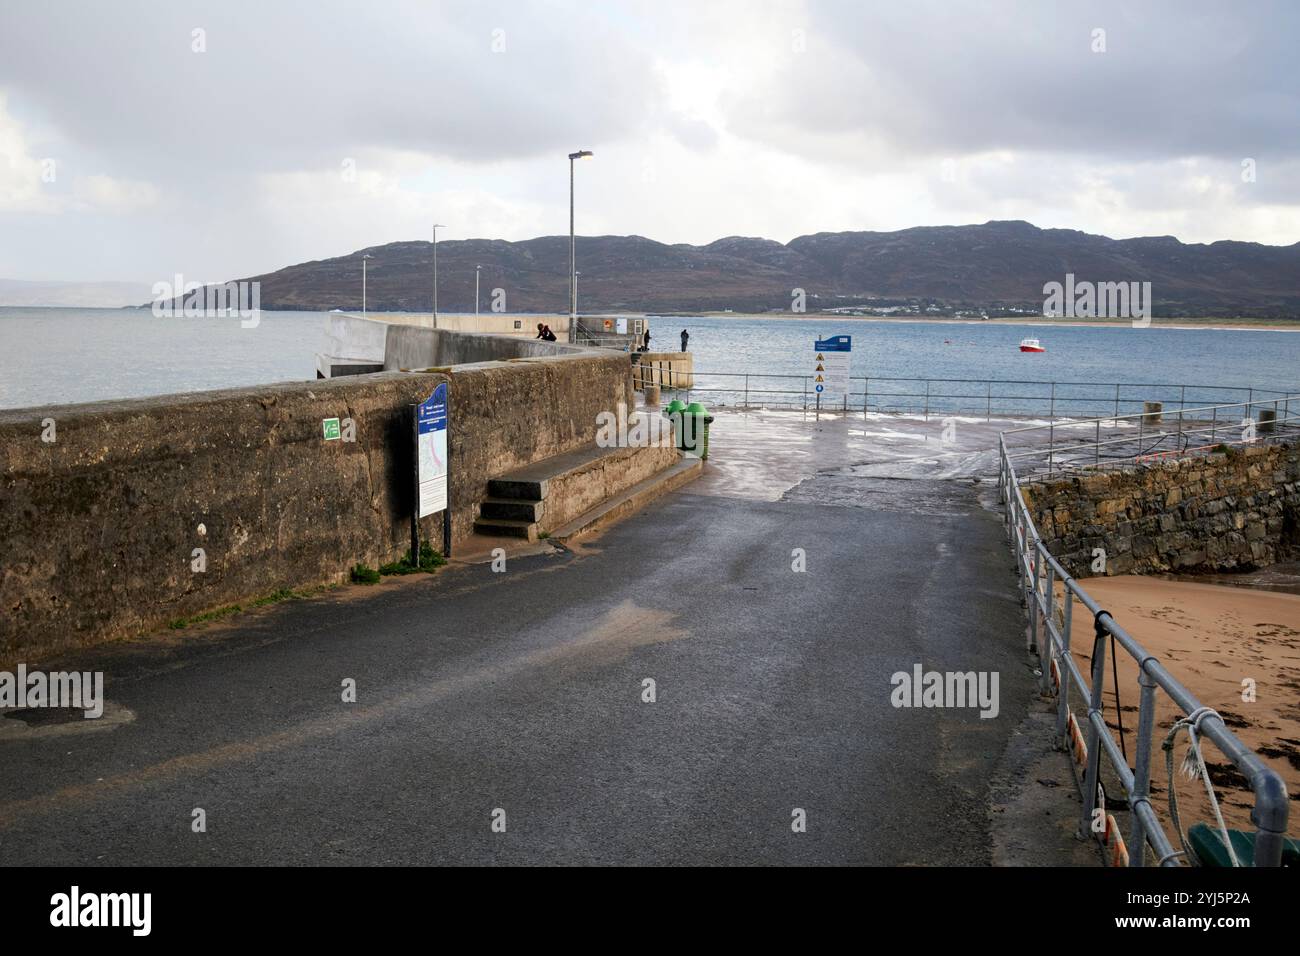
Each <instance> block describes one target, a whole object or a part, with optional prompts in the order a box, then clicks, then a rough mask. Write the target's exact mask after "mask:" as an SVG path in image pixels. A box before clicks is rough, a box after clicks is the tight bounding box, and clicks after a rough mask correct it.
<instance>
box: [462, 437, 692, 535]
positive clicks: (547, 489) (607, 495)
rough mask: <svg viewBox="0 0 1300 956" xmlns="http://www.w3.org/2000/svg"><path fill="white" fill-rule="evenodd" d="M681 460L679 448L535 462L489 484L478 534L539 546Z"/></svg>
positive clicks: (588, 452) (587, 453) (596, 451)
mask: <svg viewBox="0 0 1300 956" xmlns="http://www.w3.org/2000/svg"><path fill="white" fill-rule="evenodd" d="M680 459H681V455H680V453H679V452H678V451H677V450H676V449H675V448H659V447H647V448H600V447H598V446H596V445H594V444H593V445H589V446H587V447H584V448H580V449H578V450H576V451H572V452H567V453H565V454H563V455H556V456H554V457H552V458H546V459H544V460H542V461H538V462H534V463H533V464H531V465H527V466H525V467H523V468H519V469H516V470H515V471H512V472H509V473H507V474H504V475H500V476H499V477H497V478H493V479H491V480H490V481H489V482H488V495H487V497H486V498H484V499H483V501H482V502H481V504H480V506H479V517H478V519H477V520H476V521H475V522H474V530H475V532H476V533H478V534H486V535H499V536H508V537H517V538H524V539H526V540H528V541H536V540H537V539H538V538H539V537H541V536H543V535H550V534H551V533H552V532H554V531H555V530H556V529H559V528H566V527H567V526H569V525H570V524H572V523H573V522H574V521H575V520H576V519H578V518H579V517H580V516H581V515H583V514H585V513H587V512H589V511H592V510H595V509H598V508H599V506H601V505H602V504H603V503H605V502H608V501H610V500H612V499H615V498H618V497H619V496H620V495H622V494H623V493H624V492H626V491H628V489H631V488H633V487H635V486H637V485H638V484H640V483H641V482H644V481H646V480H647V479H650V478H652V477H653V476H655V475H658V474H659V473H661V472H664V471H667V470H668V469H670V468H673V467H674V466H675V465H677V464H678V462H679V461H680Z"/></svg>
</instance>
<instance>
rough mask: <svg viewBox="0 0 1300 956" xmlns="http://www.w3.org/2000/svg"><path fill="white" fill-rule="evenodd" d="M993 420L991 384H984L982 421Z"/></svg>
mask: <svg viewBox="0 0 1300 956" xmlns="http://www.w3.org/2000/svg"><path fill="white" fill-rule="evenodd" d="M992 420H993V383H992V382H985V383H984V421H986V422H991V421H992Z"/></svg>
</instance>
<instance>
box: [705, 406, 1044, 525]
mask: <svg viewBox="0 0 1300 956" xmlns="http://www.w3.org/2000/svg"><path fill="white" fill-rule="evenodd" d="M1021 424H1024V423H1023V422H1021V421H1012V420H1009V419H994V420H992V421H985V420H983V419H977V418H969V417H948V418H944V419H940V418H937V417H931V418H930V420H929V421H926V420H925V418H924V417H923V416H920V415H883V414H877V413H873V414H871V415H869V416H867V417H866V418H864V417H863V416H862V415H861V414H860V413H859V414H857V415H854V414H849V415H847V416H846V415H833V416H832V415H826V414H823V415H822V418H821V420H820V421H818V420H816V418H815V417H814V416H812V415H804V414H803V413H802V412H786V411H782V412H775V411H761V410H760V411H752V412H722V413H719V414H718V415H717V416H716V420H715V421H714V423H713V425H712V427H711V429H710V438H709V451H710V458H709V462H708V465H707V467H706V469H705V474H704V475H703V476H702V477H701V478H699V479H697V480H696V481H695V482H693V483H692V484H691V485H690V486H689V487H688V488H687V492H688V493H690V494H707V495H720V496H726V497H736V498H757V499H762V500H767V501H778V500H784V501H800V502H807V503H815V504H829V505H842V506H849V507H866V508H882V509H887V510H890V511H902V512H905V513H909V514H927V515H947V514H958V513H965V512H968V511H970V510H972V509H975V508H979V507H981V501H980V497H981V496H979V495H976V494H972V489H973V488H980V487H981V486H984V487H987V488H989V489H990V490H991V489H992V488H994V487H995V486H996V482H997V467H998V453H997V447H998V434H999V432H1001V431H1002V430H1004V429H1007V428H1011V427H1015V426H1017V425H1021Z"/></svg>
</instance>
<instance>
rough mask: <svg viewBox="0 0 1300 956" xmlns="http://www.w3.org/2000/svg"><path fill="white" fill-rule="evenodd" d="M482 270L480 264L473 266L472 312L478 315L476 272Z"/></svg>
mask: <svg viewBox="0 0 1300 956" xmlns="http://www.w3.org/2000/svg"><path fill="white" fill-rule="evenodd" d="M482 270H483V267H482V266H475V267H474V314H475V315H478V274H479V272H481V271H482Z"/></svg>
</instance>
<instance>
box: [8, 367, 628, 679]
mask: <svg viewBox="0 0 1300 956" xmlns="http://www.w3.org/2000/svg"><path fill="white" fill-rule="evenodd" d="M441 381H449V382H450V392H451V415H452V427H451V448H452V480H451V495H452V501H453V512H452V518H451V520H452V530H453V538H454V539H461V538H464V537H465V536H467V535H469V534H470V533H471V531H472V526H473V522H474V518H475V514H476V510H477V506H478V503H479V502H480V501H481V500H482V498H483V497H484V496H485V495H486V493H487V482H488V480H489V479H490V478H492V477H495V476H496V475H499V474H501V473H502V472H505V471H508V470H510V469H512V468H517V467H520V466H522V465H526V464H529V463H531V462H533V461H537V460H539V459H541V458H545V457H549V456H551V455H555V454H560V453H563V452H566V451H570V450H573V449H575V448H578V447H581V446H582V445H585V444H588V443H590V442H592V441H593V440H594V437H595V432H596V424H597V415H598V414H599V413H600V412H602V411H612V410H613V409H615V408H616V407H617V405H618V403H619V402H627V403H630V401H631V398H632V391H631V379H630V374H629V367H628V360H627V357H626V356H620V355H606V354H599V353H593V352H580V353H567V352H566V353H564V354H557V355H551V356H549V357H544V358H533V359H516V360H513V361H509V362H487V363H480V364H473V365H462V366H458V367H456V368H453V369H451V370H450V371H449V372H448V373H446V374H441V373H413V374H404V373H378V374H371V375H358V376H348V377H345V378H339V379H330V380H320V381H313V382H301V383H297V382H295V383H287V384H279V385H268V386H261V387H256V388H243V389H234V390H226V391H218V392H203V393H195V394H190V395H172V396H162V397H158V398H147V399H139V400H131V401H121V402H99V403H92V404H84V405H66V406H60V407H49V408H31V409H16V410H9V411H4V412H0V608H2V609H3V613H0V660H19V659H22V660H28V661H30V660H32V659H33V658H35V657H38V656H45V655H48V654H50V653H53V652H57V651H59V650H62V649H66V648H70V647H74V646H79V645H84V644H87V643H92V642H95V641H98V640H103V639H107V638H111V637H115V636H120V635H126V634H131V633H137V632H140V631H143V630H147V629H150V628H154V627H157V626H159V625H162V624H164V623H166V622H168V621H170V620H173V619H176V618H180V617H186V616H192V615H194V614H198V613H200V612H203V611H207V610H211V609H214V608H218V607H222V606H226V605H229V604H233V603H239V602H245V601H248V600H250V599H252V598H256V597H258V596H261V595H265V594H268V593H270V592H274V591H276V590H277V589H281V588H298V587H303V586H307V585H312V584H318V583H327V582H337V581H342V580H345V579H346V578H347V575H348V571H349V569H350V568H351V566H352V565H353V564H355V563H357V562H365V563H367V564H370V565H372V566H377V565H378V564H380V563H383V562H387V561H391V560H395V559H397V558H399V557H400V556H401V555H403V554H404V553H406V552H407V550H408V549H409V543H410V514H411V469H412V462H411V444H412V441H411V438H410V418H409V406H410V405H411V404H412V403H415V402H417V401H420V400H422V399H424V398H425V397H427V396H428V395H429V393H430V392H431V391H432V390H433V388H434V387H435V386H436V385H437V384H438V383H439V382H441ZM327 418H339V419H342V420H344V421H343V422H342V426H343V439H342V440H333V441H326V440H325V439H324V437H323V428H322V422H323V420H324V419H327ZM347 420H350V421H351V426H352V437H353V438H354V440H352V441H348V440H346V439H347V438H348V437H349V432H348V430H347V426H348V421H347ZM421 534H422V536H424V537H427V538H428V539H429V540H430V541H431V542H432V543H433V544H434V546H435V547H441V540H442V516H441V515H435V516H432V517H430V518H426V519H424V521H423V522H422V527H421ZM195 549H202V551H203V556H204V560H205V562H206V567H205V568H204V570H202V571H196V570H194V568H195V566H196V565H195V562H196V560H197V559H196V555H195Z"/></svg>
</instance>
